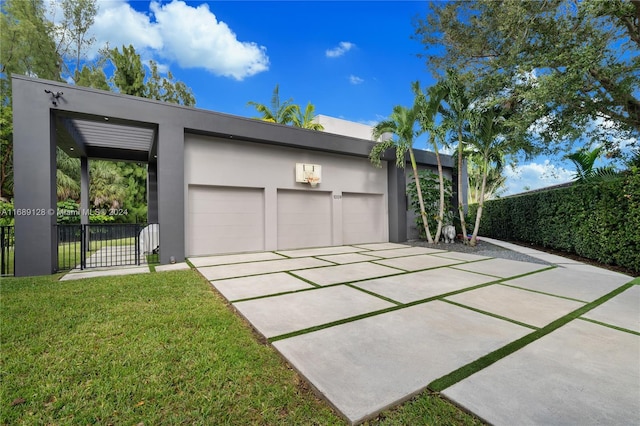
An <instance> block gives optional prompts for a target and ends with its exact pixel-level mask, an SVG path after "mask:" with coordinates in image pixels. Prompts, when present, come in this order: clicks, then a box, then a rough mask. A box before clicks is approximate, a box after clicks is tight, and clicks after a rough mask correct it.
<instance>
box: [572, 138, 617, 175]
mask: <svg viewBox="0 0 640 426" xmlns="http://www.w3.org/2000/svg"><path fill="white" fill-rule="evenodd" d="M603 151H604V148H603V147H602V146H597V147H595V148H594V149H592V150H591V151H589V150H588V149H587V148H582V149H579V150H578V151H576V152H573V153H571V154H568V155H566V156H565V158H567V159H569V160H571V162H572V163H573V164H574V165H575V166H576V174H575V175H574V179H575V180H576V181H577V182H587V181H589V180H593V179H597V178H604V177H610V176H615V175H616V169H615V167H613V166H612V165H607V166H604V167H593V166H594V165H595V162H596V160H597V159H598V158H599V157H600V156H601V155H602V152H603Z"/></svg>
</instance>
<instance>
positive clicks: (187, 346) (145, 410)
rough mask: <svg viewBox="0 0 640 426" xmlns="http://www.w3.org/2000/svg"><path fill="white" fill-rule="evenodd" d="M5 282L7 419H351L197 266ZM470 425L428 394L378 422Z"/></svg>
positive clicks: (3, 408)
mask: <svg viewBox="0 0 640 426" xmlns="http://www.w3.org/2000/svg"><path fill="white" fill-rule="evenodd" d="M56 278H57V277H55V276H52V277H37V278H3V279H2V281H0V297H1V299H0V303H1V306H0V320H1V323H0V324H1V325H0V327H1V328H0V333H1V334H0V347H1V348H2V349H1V353H0V383H1V394H0V424H71V423H73V424H93V423H98V424H105V425H106V424H139V423H144V424H147V425H151V424H238V425H240V424H242V425H245V424H269V425H273V424H322V425H328V424H344V422H343V420H341V418H339V417H338V416H337V415H336V414H334V413H333V412H332V410H331V409H330V408H329V407H328V405H327V404H325V403H324V402H322V401H321V400H319V399H318V398H317V397H316V396H315V395H314V394H313V393H312V392H311V391H310V390H309V389H308V388H307V386H306V385H305V383H304V382H303V381H301V380H300V379H299V377H298V375H297V374H296V373H295V372H294V371H292V370H291V369H290V368H288V367H287V366H286V364H285V363H284V361H283V360H282V359H281V358H280V357H279V356H278V354H277V353H276V352H275V350H274V349H273V348H271V347H270V346H267V345H264V344H261V343H259V339H258V338H257V337H256V336H255V335H254V334H253V333H252V332H251V329H250V328H249V327H248V326H247V325H246V324H245V323H244V322H243V321H242V320H241V319H240V318H239V317H238V316H237V315H236V314H234V313H233V311H232V310H231V309H230V308H229V306H227V305H226V304H225V302H224V301H223V299H222V298H221V297H220V296H218V295H217V294H216V293H215V292H214V291H213V290H212V289H211V287H210V286H209V284H208V283H207V282H206V281H204V280H203V279H202V278H201V277H200V276H199V275H198V274H197V273H196V272H193V271H181V272H164V273H151V274H143V275H130V276H120V277H102V278H94V279H85V280H77V281H75V280H74V281H62V282H61V281H57V280H56ZM406 422H410V423H411V424H436V423H437V424H472V423H476V422H477V420H476V419H474V418H472V417H471V416H468V415H466V414H465V413H463V412H462V411H460V410H458V409H457V408H455V407H453V406H452V405H450V404H448V403H446V402H445V401H443V400H441V399H440V398H438V397H437V396H433V395H429V394H424V395H422V396H420V397H418V398H417V399H415V400H414V401H412V402H410V403H407V404H405V405H404V406H403V407H400V408H398V409H395V410H391V411H388V412H387V413H385V414H384V415H383V416H382V417H381V418H380V419H378V420H375V421H373V422H371V424H380V423H382V424H407V423H406Z"/></svg>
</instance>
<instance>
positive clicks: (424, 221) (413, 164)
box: [409, 148, 433, 244]
mask: <svg viewBox="0 0 640 426" xmlns="http://www.w3.org/2000/svg"><path fill="white" fill-rule="evenodd" d="M409 157H410V158H411V168H412V169H413V178H414V179H415V181H416V190H417V192H418V203H420V216H422V224H423V225H424V231H425V233H426V234H427V241H428V242H429V244H433V238H431V231H430V230H429V223H428V222H427V212H425V210H424V201H423V200H422V188H421V187H420V177H419V176H418V165H417V164H416V157H415V156H414V155H413V149H411V148H409Z"/></svg>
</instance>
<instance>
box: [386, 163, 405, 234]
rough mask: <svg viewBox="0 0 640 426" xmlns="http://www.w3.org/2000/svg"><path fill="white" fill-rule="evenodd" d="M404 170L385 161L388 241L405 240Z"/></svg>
mask: <svg viewBox="0 0 640 426" xmlns="http://www.w3.org/2000/svg"><path fill="white" fill-rule="evenodd" d="M405 179H406V178H405V170H404V169H401V168H398V167H396V165H395V162H393V161H389V162H387V185H388V191H387V193H388V203H389V241H391V242H393V243H403V242H405V241H407V186H406V184H405Z"/></svg>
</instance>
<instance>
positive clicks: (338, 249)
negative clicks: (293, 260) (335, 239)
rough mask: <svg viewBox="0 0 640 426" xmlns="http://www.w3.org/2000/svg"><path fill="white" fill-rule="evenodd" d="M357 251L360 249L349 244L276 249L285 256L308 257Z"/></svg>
mask: <svg viewBox="0 0 640 426" xmlns="http://www.w3.org/2000/svg"><path fill="white" fill-rule="evenodd" d="M358 251H362V249H359V248H357V247H351V246H335V247H319V248H308V249H299V250H284V251H283V250H278V252H277V253H280V254H282V255H284V256H287V257H308V256H323V255H330V254H342V253H355V252H358Z"/></svg>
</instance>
